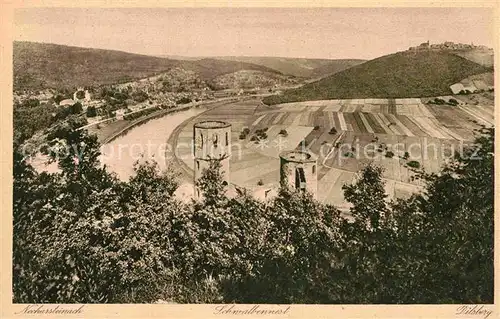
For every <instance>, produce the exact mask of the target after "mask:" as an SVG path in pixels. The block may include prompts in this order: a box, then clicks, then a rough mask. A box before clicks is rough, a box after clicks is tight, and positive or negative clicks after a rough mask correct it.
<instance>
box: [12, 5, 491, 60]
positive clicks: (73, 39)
mask: <svg viewBox="0 0 500 319" xmlns="http://www.w3.org/2000/svg"><path fill="white" fill-rule="evenodd" d="M14 30H15V31H14V38H15V40H27V41H36V42H48V43H57V44H66V45H74V46H82V47H93V48H104V49H114V50H122V51H127V52H135V53H142V54H150V55H185V56H231V55H245V56H280V57H308V58H362V59H370V58H375V57H378V56H381V55H385V54H388V53H392V52H395V51H401V50H405V49H407V48H408V47H409V46H413V45H417V44H419V43H421V42H424V41H427V40H430V41H431V43H439V42H444V41H454V42H463V43H471V42H474V44H484V45H487V46H489V47H493V10H492V9H487V8H485V9H480V8H453V9H451V8H427V9H422V8H414V9H410V8H400V9H397V8H394V9H386V8H376V9H375V8H372V9H354V8H346V9H340V8H338V9H337V8H317V9H291V8H290V9H271V8H265V9H256V8H247V9H245V8H238V9H235V8H232V9H231V8H224V9H215V8H212V9H187V8H185V9H164V8H162V9H159V8H154V9H130V8H129V9H125V8H123V9H77V8H31V9H18V10H17V11H16V12H15V28H14Z"/></svg>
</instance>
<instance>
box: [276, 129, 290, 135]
mask: <svg viewBox="0 0 500 319" xmlns="http://www.w3.org/2000/svg"><path fill="white" fill-rule="evenodd" d="M278 134H279V135H282V136H284V137H287V136H288V132H287V131H286V130H285V129H282V130H280V132H279V133H278Z"/></svg>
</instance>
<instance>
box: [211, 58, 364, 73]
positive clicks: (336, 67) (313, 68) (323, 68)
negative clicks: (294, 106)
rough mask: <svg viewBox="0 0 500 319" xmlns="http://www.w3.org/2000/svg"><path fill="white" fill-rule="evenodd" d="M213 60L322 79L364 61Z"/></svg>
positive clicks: (304, 59)
mask: <svg viewBox="0 0 500 319" xmlns="http://www.w3.org/2000/svg"><path fill="white" fill-rule="evenodd" d="M215 58H216V59H220V60H226V61H241V62H246V63H252V64H257V65H262V66H265V67H268V68H270V69H274V70H276V71H279V72H281V73H283V74H287V75H292V76H296V77H303V78H310V77H322V76H326V75H330V74H334V73H337V72H340V71H343V70H345V69H348V68H350V67H352V66H355V65H358V64H361V63H363V62H365V60H360V59H309V58H283V57H245V56H243V57H238V56H225V57H224V56H222V57H215Z"/></svg>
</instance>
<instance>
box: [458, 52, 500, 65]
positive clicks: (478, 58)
mask: <svg viewBox="0 0 500 319" xmlns="http://www.w3.org/2000/svg"><path fill="white" fill-rule="evenodd" d="M451 53H453V54H456V55H458V56H461V57H463V58H466V59H467V60H469V61H472V62H476V63H478V64H481V65H484V66H493V62H494V57H493V51H485V50H478V49H476V50H457V51H451Z"/></svg>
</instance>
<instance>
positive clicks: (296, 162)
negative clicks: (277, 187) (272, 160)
mask: <svg viewBox="0 0 500 319" xmlns="http://www.w3.org/2000/svg"><path fill="white" fill-rule="evenodd" d="M280 182H281V183H282V184H287V185H288V187H290V188H294V189H297V190H302V191H308V192H309V193H311V194H312V196H313V197H314V198H316V197H317V194H318V173H317V158H316V156H315V155H314V154H312V153H309V152H303V151H287V152H283V153H281V154H280Z"/></svg>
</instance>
